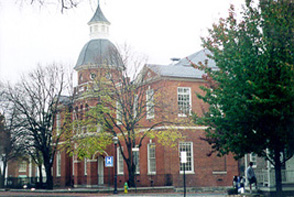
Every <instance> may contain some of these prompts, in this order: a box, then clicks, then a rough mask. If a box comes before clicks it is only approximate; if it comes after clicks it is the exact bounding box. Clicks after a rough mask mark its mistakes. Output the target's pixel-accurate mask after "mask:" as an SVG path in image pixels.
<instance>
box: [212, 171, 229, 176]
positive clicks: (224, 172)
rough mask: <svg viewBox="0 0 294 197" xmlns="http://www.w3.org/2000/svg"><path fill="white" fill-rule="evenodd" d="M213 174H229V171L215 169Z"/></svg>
mask: <svg viewBox="0 0 294 197" xmlns="http://www.w3.org/2000/svg"><path fill="white" fill-rule="evenodd" d="M212 174H215V175H217V174H220V175H221V174H227V171H213V172H212Z"/></svg>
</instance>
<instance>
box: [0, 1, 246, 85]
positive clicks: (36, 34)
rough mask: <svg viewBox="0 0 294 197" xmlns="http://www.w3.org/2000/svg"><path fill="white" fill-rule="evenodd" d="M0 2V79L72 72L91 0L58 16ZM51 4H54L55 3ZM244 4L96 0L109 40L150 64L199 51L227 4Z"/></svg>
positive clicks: (52, 10) (56, 11)
mask: <svg viewBox="0 0 294 197" xmlns="http://www.w3.org/2000/svg"><path fill="white" fill-rule="evenodd" d="M20 1H21V0H0V80H2V81H7V80H8V81H12V82H16V81H17V80H19V78H20V75H21V74H23V73H26V72H29V71H31V70H32V69H34V68H35V67H36V66H37V65H38V64H40V65H41V66H46V65H48V64H51V63H53V62H56V63H60V64H63V65H66V66H69V67H71V68H73V67H74V66H75V63H76V61H77V58H78V55H79V53H80V51H81V49H82V47H83V46H84V44H86V42H88V41H89V27H88V25H87V23H88V22H89V20H90V19H91V17H92V16H93V14H94V12H95V10H96V6H97V0H83V1H81V3H80V4H79V5H78V7H77V8H75V9H70V10H65V12H64V13H63V14H62V13H61V12H60V7H59V6H58V5H56V4H50V5H46V6H44V7H39V6H37V5H34V6H31V5H27V4H20ZM56 1H57V0H56ZM243 1H244V0H100V7H101V9H102V12H103V13H104V15H105V16H106V18H107V19H108V20H109V21H110V22H111V26H110V40H111V41H112V42H113V43H114V44H115V45H122V44H124V43H126V44H128V45H130V46H131V47H132V50H133V51H136V52H139V53H141V54H144V55H146V56H147V57H148V63H150V64H162V65H167V64H170V63H171V60H170V58H174V57H176V58H184V57H186V56H188V55H191V54H193V53H195V52H197V51H199V50H201V39H200V37H205V36H207V34H208V33H207V29H208V28H210V27H211V26H212V24H213V23H214V22H217V21H218V19H219V18H220V17H226V16H227V15H228V9H229V6H230V4H231V3H233V4H234V5H235V6H236V8H237V9H239V10H240V7H241V4H242V3H243Z"/></svg>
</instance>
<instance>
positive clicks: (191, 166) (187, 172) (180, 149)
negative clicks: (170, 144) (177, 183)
mask: <svg viewBox="0 0 294 197" xmlns="http://www.w3.org/2000/svg"><path fill="white" fill-rule="evenodd" d="M182 146H185V148H184V147H182ZM186 146H189V149H190V150H191V153H190V154H189V152H188V151H187V148H186ZM183 149H185V150H183ZM184 151H185V152H186V153H187V154H186V155H187V163H186V164H185V165H186V166H185V169H186V170H185V173H186V174H194V155H193V142H180V143H179V154H180V155H179V156H180V161H181V152H184ZM189 163H190V164H189ZM183 165H184V164H183V163H181V162H180V173H181V174H183V173H184V171H183V170H181V168H182V167H183ZM189 166H190V168H191V169H189V170H187V168H189Z"/></svg>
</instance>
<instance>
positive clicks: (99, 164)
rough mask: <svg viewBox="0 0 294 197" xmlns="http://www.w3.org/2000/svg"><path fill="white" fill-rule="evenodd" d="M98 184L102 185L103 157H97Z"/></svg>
mask: <svg viewBox="0 0 294 197" xmlns="http://www.w3.org/2000/svg"><path fill="white" fill-rule="evenodd" d="M98 184H99V185H103V184H104V159H103V157H101V156H99V157H98Z"/></svg>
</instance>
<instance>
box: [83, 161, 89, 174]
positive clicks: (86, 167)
mask: <svg viewBox="0 0 294 197" xmlns="http://www.w3.org/2000/svg"><path fill="white" fill-rule="evenodd" d="M87 171H88V160H87V158H84V175H85V176H87V175H88V174H87Z"/></svg>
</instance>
